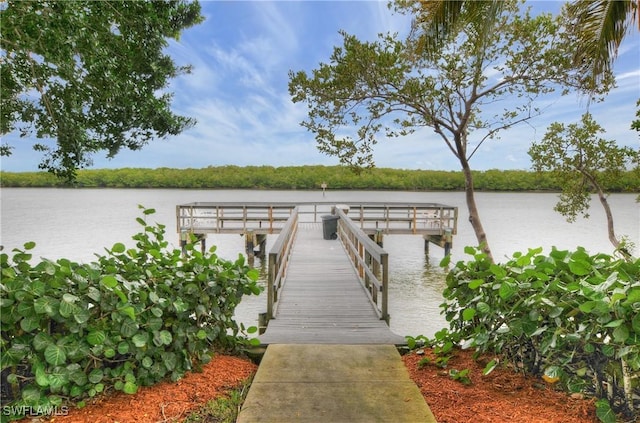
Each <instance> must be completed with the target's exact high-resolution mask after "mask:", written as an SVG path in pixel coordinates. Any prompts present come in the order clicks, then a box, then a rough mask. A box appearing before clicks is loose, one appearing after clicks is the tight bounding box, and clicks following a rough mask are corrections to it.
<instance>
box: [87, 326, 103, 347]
mask: <svg viewBox="0 0 640 423" xmlns="http://www.w3.org/2000/svg"><path fill="white" fill-rule="evenodd" d="M106 339H107V334H106V333H104V331H101V330H95V331H92V332H89V333H88V334H87V342H88V343H89V345H102V344H103V343H104V341H105V340H106Z"/></svg>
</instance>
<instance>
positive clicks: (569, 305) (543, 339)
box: [442, 247, 640, 421]
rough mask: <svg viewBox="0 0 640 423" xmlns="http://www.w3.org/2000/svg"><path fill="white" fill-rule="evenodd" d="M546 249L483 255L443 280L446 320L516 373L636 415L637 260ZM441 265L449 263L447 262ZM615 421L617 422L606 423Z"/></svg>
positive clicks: (603, 410) (605, 411) (601, 411)
mask: <svg viewBox="0 0 640 423" xmlns="http://www.w3.org/2000/svg"><path fill="white" fill-rule="evenodd" d="M541 251H542V249H535V250H530V251H529V252H528V253H527V254H522V253H516V254H514V255H513V257H512V258H511V259H509V260H508V261H507V262H506V263H505V264H500V265H498V264H493V263H491V262H490V260H488V258H487V256H486V255H485V254H484V253H482V252H481V251H480V250H478V249H475V248H471V247H468V248H466V249H465V252H466V253H467V254H470V255H472V256H473V260H471V261H468V262H462V261H460V262H458V263H456V264H455V266H454V267H453V268H452V269H451V270H450V272H449V273H448V275H447V288H446V289H445V291H444V297H445V299H446V301H445V303H444V304H442V308H443V313H444V314H445V316H446V319H447V321H448V322H449V324H450V330H451V332H452V333H455V334H456V337H457V338H458V339H464V340H466V343H467V344H468V345H469V346H473V347H475V348H476V349H478V350H479V351H481V352H484V351H491V352H494V353H498V354H501V355H502V356H503V357H504V358H505V359H507V360H508V361H509V362H510V363H511V364H512V365H513V367H514V368H516V369H522V370H523V371H525V372H527V373H530V374H533V375H538V376H543V377H544V378H545V379H546V380H550V381H559V382H560V383H562V384H563V385H564V386H565V387H566V388H567V389H568V390H570V391H573V392H587V393H591V394H594V395H596V396H598V397H600V398H602V399H605V400H606V401H599V402H598V415H599V417H600V418H601V419H602V420H603V421H614V420H615V416H614V414H613V413H612V412H611V410H613V411H615V412H617V413H623V414H625V415H626V416H627V417H633V415H634V414H637V412H636V410H635V409H634V407H633V395H634V394H635V395H638V391H639V382H640V381H639V380H638V378H637V375H638V373H639V371H640V259H635V260H630V261H629V260H623V259H615V258H614V257H612V256H609V255H605V254H596V255H593V256H591V255H589V254H588V253H587V252H586V251H585V250H584V249H582V248H579V249H578V250H577V251H575V252H569V251H559V250H557V249H553V250H552V251H551V253H550V254H549V255H548V256H547V255H543V254H541ZM442 264H443V266H447V265H448V264H449V262H448V259H445V260H444V261H443V263H442ZM612 419H613V420H612Z"/></svg>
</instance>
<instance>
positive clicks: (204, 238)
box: [200, 234, 207, 255]
mask: <svg viewBox="0 0 640 423" xmlns="http://www.w3.org/2000/svg"><path fill="white" fill-rule="evenodd" d="M200 252H201V253H202V255H204V254H205V253H206V252H207V236H206V235H205V234H202V235H200Z"/></svg>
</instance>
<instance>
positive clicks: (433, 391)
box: [25, 349, 598, 423]
mask: <svg viewBox="0 0 640 423" xmlns="http://www.w3.org/2000/svg"><path fill="white" fill-rule="evenodd" d="M425 356H429V357H431V358H432V359H434V358H435V357H434V356H433V353H432V352H431V351H430V350H429V349H425V351H424V355H417V354H416V353H414V352H411V353H408V354H406V355H404V356H403V358H402V360H403V361H404V363H405V365H406V367H407V369H408V371H409V374H410V376H411V378H412V379H413V380H414V381H415V382H416V384H417V385H418V387H419V388H420V390H421V392H422V394H423V396H424V398H425V400H426V401H427V403H428V404H429V407H430V408H431V411H432V412H433V414H434V415H435V417H436V420H437V421H438V422H439V423H466V422H470V423H513V422H518V423H595V422H597V421H598V419H597V418H596V416H595V406H594V401H593V400H592V399H583V398H580V397H579V396H573V397H572V396H570V395H568V394H566V393H564V392H560V391H558V390H556V389H554V387H553V385H550V384H548V383H546V382H544V381H543V380H542V379H534V378H530V377H524V376H522V375H520V374H516V373H514V372H513V371H511V370H509V369H506V368H501V367H498V368H496V369H495V370H494V371H493V372H492V373H490V374H489V375H487V376H482V370H483V369H484V365H485V364H486V362H488V361H489V359H485V360H484V361H482V360H480V362H476V361H474V360H473V357H472V352H470V351H456V353H455V355H454V357H453V358H451V360H450V361H449V363H448V367H447V369H441V368H439V367H436V366H434V365H427V366H425V367H423V368H422V369H419V368H418V361H420V360H421V359H422V358H423V357H425ZM256 369H257V366H256V365H255V364H253V363H252V362H251V361H250V360H248V359H244V358H239V357H232V356H224V355H218V356H216V357H215V358H214V359H213V360H212V361H211V363H209V364H207V365H206V366H204V368H203V371H202V372H201V373H189V374H187V375H185V377H184V378H183V379H181V380H180V381H178V382H175V383H170V382H163V383H159V384H157V385H155V386H151V387H143V388H140V390H139V391H138V393H137V394H135V395H126V394H123V393H116V394H113V395H109V396H103V397H100V398H98V399H94V400H92V401H89V403H88V405H87V406H86V407H84V408H82V409H75V408H71V409H70V410H69V414H68V415H67V416H55V417H52V418H50V419H47V420H42V419H40V420H39V421H48V422H56V423H58V422H61V423H86V422H90V423H116V422H119V423H129V422H135V423H147V422H149V423H151V422H163V421H167V422H169V421H171V422H175V421H180V419H182V418H184V417H185V416H186V415H188V414H189V413H190V412H191V411H195V410H196V409H198V408H199V407H200V406H201V405H203V404H204V403H206V402H207V401H209V400H211V399H215V398H217V397H219V396H221V395H224V394H225V393H226V392H227V391H228V390H229V389H232V388H234V387H238V386H240V385H241V384H242V382H243V381H245V380H247V379H248V378H249V377H250V376H251V375H253V374H254V373H255V371H256ZM449 369H457V370H464V369H470V370H471V372H470V374H469V377H470V379H471V381H472V384H471V385H469V386H465V385H463V384H462V383H460V382H458V381H454V380H452V379H451V378H450V377H449V374H448V370H449ZM25 421H28V420H25Z"/></svg>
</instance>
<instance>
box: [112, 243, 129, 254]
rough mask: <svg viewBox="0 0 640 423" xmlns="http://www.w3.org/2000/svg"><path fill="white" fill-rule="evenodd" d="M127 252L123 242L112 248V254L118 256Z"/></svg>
mask: <svg viewBox="0 0 640 423" xmlns="http://www.w3.org/2000/svg"><path fill="white" fill-rule="evenodd" d="M125 250H126V247H125V246H124V244H123V243H121V242H118V243H116V244H113V247H111V252H112V253H116V254H122V253H124V252H125Z"/></svg>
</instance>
